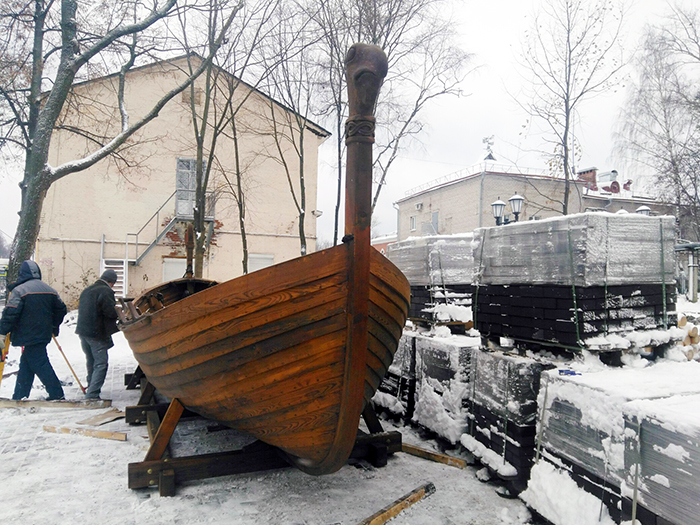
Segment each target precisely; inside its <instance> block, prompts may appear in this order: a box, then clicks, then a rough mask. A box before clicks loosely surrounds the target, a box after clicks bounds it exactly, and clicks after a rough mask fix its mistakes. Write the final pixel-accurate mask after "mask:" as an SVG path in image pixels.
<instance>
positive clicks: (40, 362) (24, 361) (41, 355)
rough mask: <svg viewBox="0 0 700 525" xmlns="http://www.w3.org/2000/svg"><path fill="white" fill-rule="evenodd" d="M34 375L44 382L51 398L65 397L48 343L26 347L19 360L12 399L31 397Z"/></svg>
mask: <svg viewBox="0 0 700 525" xmlns="http://www.w3.org/2000/svg"><path fill="white" fill-rule="evenodd" d="M34 376H37V377H38V378H39V380H40V381H41V382H42V383H44V386H45V387H46V392H47V393H48V394H49V399H61V398H62V397H63V387H62V386H61V382H60V381H59V380H58V377H57V376H56V372H54V370H53V367H52V366H51V362H50V361H49V356H48V355H47V353H46V344H38V345H31V346H25V347H24V352H22V357H21V358H20V360H19V372H17V383H15V393H14V394H13V395H12V399H23V398H25V397H29V393H30V392H31V391H32V384H33V383H34Z"/></svg>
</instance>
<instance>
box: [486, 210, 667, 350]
mask: <svg viewBox="0 0 700 525" xmlns="http://www.w3.org/2000/svg"><path fill="white" fill-rule="evenodd" d="M674 225H675V223H674V218H673V217H645V216H642V215H636V214H634V215H633V214H624V215H621V214H609V213H584V214H576V215H569V216H565V217H557V218H552V219H546V220H542V221H527V222H522V223H516V224H511V225H508V226H506V227H495V228H481V229H478V230H476V231H475V233H474V258H475V262H474V265H475V284H476V288H475V294H474V295H475V306H474V317H475V323H476V328H477V329H478V330H479V331H480V332H481V334H482V335H484V336H486V337H488V338H489V339H492V340H498V339H499V338H500V337H508V338H512V339H515V340H516V341H518V342H519V344H520V345H523V346H527V347H530V348H533V349H540V348H543V347H554V348H559V349H569V350H573V351H577V350H580V349H581V348H592V349H599V350H620V349H622V348H626V347H628V346H629V343H625V342H624V341H621V340H620V338H619V337H618V336H620V335H623V334H625V333H629V332H632V331H636V330H651V329H655V328H666V326H667V325H668V324H669V322H668V319H669V317H670V316H671V315H672V314H675V301H676V297H675V286H674V275H675V258H674V249H673V246H674V238H675V232H674ZM601 338H603V339H605V341H602V340H601ZM620 344H622V345H623V346H622V347H620Z"/></svg>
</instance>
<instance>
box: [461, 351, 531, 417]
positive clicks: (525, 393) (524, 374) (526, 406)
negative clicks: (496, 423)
mask: <svg viewBox="0 0 700 525" xmlns="http://www.w3.org/2000/svg"><path fill="white" fill-rule="evenodd" d="M472 361H473V365H472V375H473V377H474V379H473V381H474V392H473V398H474V402H475V403H477V404H479V405H481V406H484V407H486V408H487V409H488V410H489V411H491V412H492V413H494V414H496V415H497V416H499V417H506V418H507V419H508V420H509V421H512V422H514V423H516V424H518V425H525V424H527V423H530V422H532V421H534V419H535V415H536V412H537V410H536V409H537V393H538V391H539V386H540V374H541V373H542V365H541V364H540V363H538V362H537V361H535V360H534V359H530V358H527V357H521V356H516V355H508V354H504V353H502V352H493V351H486V350H479V351H474V354H473V358H472Z"/></svg>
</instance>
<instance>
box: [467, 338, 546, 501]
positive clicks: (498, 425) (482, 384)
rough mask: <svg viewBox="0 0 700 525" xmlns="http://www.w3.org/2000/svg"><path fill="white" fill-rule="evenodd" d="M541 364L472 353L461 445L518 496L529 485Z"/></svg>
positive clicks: (498, 354) (505, 355) (508, 356)
mask: <svg viewBox="0 0 700 525" xmlns="http://www.w3.org/2000/svg"><path fill="white" fill-rule="evenodd" d="M542 368H543V365H542V364H541V363H539V362H538V361H536V360H534V359H531V358H528V357H523V356H518V355H513V354H508V353H504V352H497V351H488V350H486V349H477V350H474V351H473V353H472V367H471V379H472V381H471V383H470V386H471V392H470V395H469V397H468V399H465V407H466V408H467V411H468V417H469V419H470V421H469V425H468V432H467V433H465V435H463V436H462V437H461V440H460V441H461V443H462V445H463V446H464V447H465V448H466V449H467V450H469V451H470V452H471V453H472V454H474V455H475V456H476V457H477V458H478V459H479V460H480V461H481V462H482V463H483V464H484V465H486V466H487V467H488V468H489V469H491V470H492V471H493V472H494V473H495V474H496V475H497V476H498V477H499V478H501V479H503V480H506V481H508V482H509V490H510V492H511V493H512V494H513V495H514V494H517V493H518V492H520V491H521V490H522V489H523V488H524V487H525V484H526V483H527V480H528V478H529V474H530V467H531V466H532V460H533V457H534V454H535V434H536V432H535V423H536V415H537V394H538V392H539V384H540V374H541V373H542Z"/></svg>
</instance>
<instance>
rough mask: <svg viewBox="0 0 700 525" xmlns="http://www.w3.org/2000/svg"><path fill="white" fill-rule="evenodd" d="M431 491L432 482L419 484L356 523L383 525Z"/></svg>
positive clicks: (361, 524) (360, 524) (433, 487)
mask: <svg viewBox="0 0 700 525" xmlns="http://www.w3.org/2000/svg"><path fill="white" fill-rule="evenodd" d="M433 492H435V485H433V484H432V482H428V483H426V484H424V485H421V486H420V487H418V488H417V489H414V490H412V491H411V492H409V493H408V494H405V495H404V496H402V497H400V498H399V499H397V500H396V501H394V502H393V503H391V504H390V505H387V506H386V507H384V508H383V509H382V510H380V511H378V512H375V513H374V514H372V515H371V516H370V517H369V518H367V519H365V520H363V521H361V522H360V523H358V525H383V524H384V523H386V522H387V521H389V520H390V519H392V518H395V517H396V516H398V515H399V514H400V513H401V512H402V511H404V510H405V509H407V508H408V507H410V506H411V505H413V504H414V503H417V502H418V501H420V500H422V499H423V498H425V497H427V496H430V495H431V494H432V493H433Z"/></svg>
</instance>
